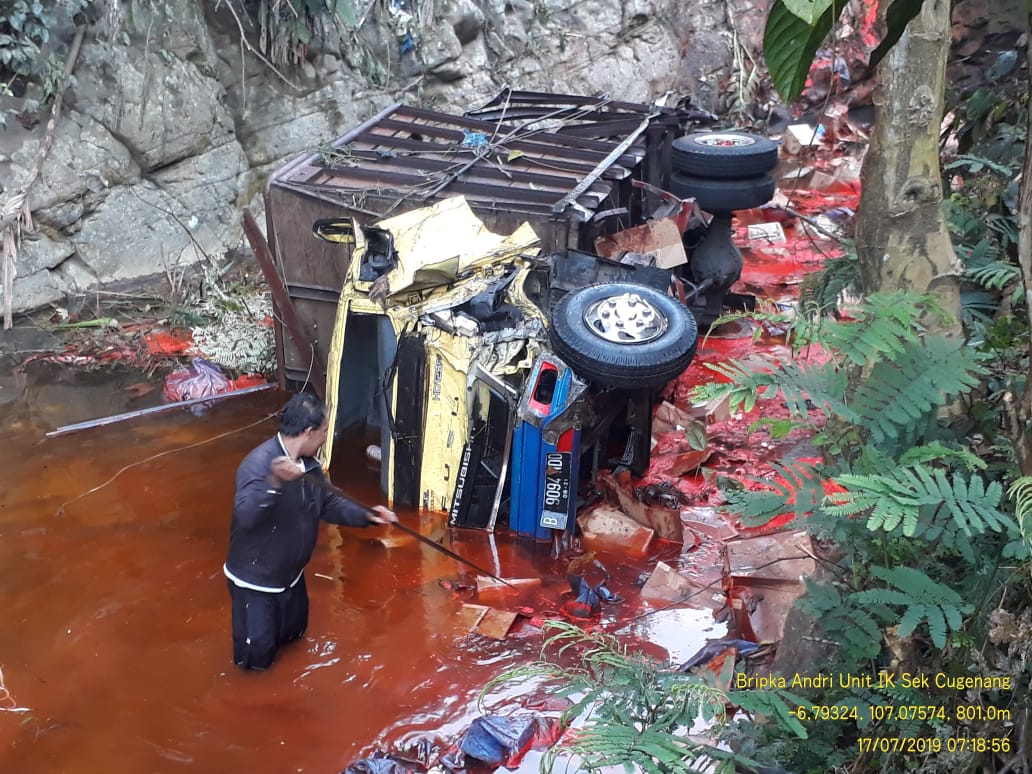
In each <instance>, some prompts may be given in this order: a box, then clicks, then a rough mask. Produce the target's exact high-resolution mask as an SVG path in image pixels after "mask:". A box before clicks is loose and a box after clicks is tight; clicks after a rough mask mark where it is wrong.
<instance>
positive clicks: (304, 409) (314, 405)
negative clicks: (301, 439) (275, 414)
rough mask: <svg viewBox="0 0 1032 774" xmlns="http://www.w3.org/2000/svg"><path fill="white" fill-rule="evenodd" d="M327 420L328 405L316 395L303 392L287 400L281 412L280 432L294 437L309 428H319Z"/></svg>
mask: <svg viewBox="0 0 1032 774" xmlns="http://www.w3.org/2000/svg"><path fill="white" fill-rule="evenodd" d="M325 420H326V406H324V405H323V402H322V401H321V400H319V398H317V397H316V396H315V395H312V394H311V393H308V392H302V393H299V394H297V395H295V396H294V397H292V398H291V399H290V400H288V401H287V405H286V406H284V407H283V411H282V412H280V428H279V430H280V433H282V434H283V435H285V436H288V437H292V436H295V435H301V433H303V432H304V431H305V430H307V429H308V428H312V429H313V430H318V429H319V428H320V427H322V423H323V422H324V421H325Z"/></svg>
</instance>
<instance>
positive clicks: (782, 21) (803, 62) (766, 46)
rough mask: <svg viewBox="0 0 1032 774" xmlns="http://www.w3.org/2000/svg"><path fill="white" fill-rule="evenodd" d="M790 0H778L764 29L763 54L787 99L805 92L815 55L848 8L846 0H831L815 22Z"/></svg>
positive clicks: (768, 67) (786, 100) (771, 74)
mask: <svg viewBox="0 0 1032 774" xmlns="http://www.w3.org/2000/svg"><path fill="white" fill-rule="evenodd" d="M786 2H787V0H774V4H773V5H772V6H771V9H770V13H769V14H768V15H767V26H766V28H765V29H764V31H763V56H764V58H765V60H766V62H767V70H768V71H769V72H770V77H771V79H772V80H773V81H774V88H776V89H777V90H778V94H779V95H781V99H782V100H783V101H784V102H792V101H793V100H795V99H796V98H797V97H798V96H799V95H800V94H802V93H803V87H804V86H806V76H807V74H808V73H809V72H810V67H811V65H813V58H814V55H816V53H817V49H818V48H820V46H821V43H823V42H824V39H825V38H826V37H827V36H828V33H829V32H830V31H831V27H832V24H834V22H835V20H836V19H837V18H838V16H839V14H840V13H841V12H842V9H843V8H844V7H845V0H831V2H830V3H829V4H828V7H827V8H826V9H825V11H824V13H822V14H821V16H820V18H819V19H817V21H815V22H814V23H813V24H807V22H806V21H804V20H803V19H802V18H800V17H799V16H797V15H796V14H794V13H793V12H792V11H791V10H789V8H788V6H787V5H786Z"/></svg>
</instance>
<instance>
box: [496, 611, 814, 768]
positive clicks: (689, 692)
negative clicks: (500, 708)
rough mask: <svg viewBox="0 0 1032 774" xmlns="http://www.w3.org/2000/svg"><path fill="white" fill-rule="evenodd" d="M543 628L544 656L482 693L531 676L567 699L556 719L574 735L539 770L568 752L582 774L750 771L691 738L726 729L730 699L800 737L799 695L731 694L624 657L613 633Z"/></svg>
mask: <svg viewBox="0 0 1032 774" xmlns="http://www.w3.org/2000/svg"><path fill="white" fill-rule="evenodd" d="M544 630H545V641H544V644H543V645H542V649H541V658H540V659H539V660H538V661H535V662H532V663H530V664H523V665H521V666H518V667H515V668H513V669H511V670H509V671H507V672H505V673H504V674H502V675H499V676H498V677H497V678H495V679H494V680H492V681H491V682H490V683H489V684H488V685H487V686H485V687H484V689H483V691H482V692H481V696H480V701H481V704H483V703H484V701H485V699H486V697H487V695H488V694H489V693H490V692H491V690H492V689H493V688H495V687H496V686H498V685H499V684H509V683H515V682H521V681H527V680H532V679H536V680H543V681H544V682H545V687H547V688H548V690H549V691H550V692H551V693H553V695H557V696H560V697H563V698H569V699H571V704H570V706H569V708H567V709H566V710H565V711H564V712H563V715H562V718H561V721H562V723H563V724H564V725H568V724H570V723H573V722H575V721H576V722H577V728H576V731H575V732H574V733H572V734H567V735H566V736H565V737H564V741H562V742H561V743H560V744H558V745H556V746H554V747H553V748H551V749H550V750H549V752H548V753H547V754H546V755H545V757H544V758H543V760H542V764H541V768H542V771H551V770H552V769H553V768H555V767H556V766H557V765H559V764H560V763H561V758H562V757H564V756H568V755H573V756H576V757H577V758H579V759H580V762H581V763H580V765H581V768H582V769H583V770H587V771H595V770H598V769H601V768H603V767H605V766H624V767H627V768H628V770H630V767H637V768H638V769H640V770H641V771H645V772H656V773H657V774H659V773H661V772H663V773H669V774H676V773H680V772H684V773H685V774H687V773H688V772H701V771H718V772H720V771H726V772H733V771H735V768H734V765H735V764H738V765H743V766H748V767H752V766H755V763H754V762H753V761H751V760H749V759H748V758H746V757H745V756H741V755H736V754H734V753H731V752H728V751H727V750H724V749H721V748H718V747H715V746H712V745H708V744H704V743H702V742H698V741H695V740H694V739H692V738H689V736H688V731H689V730H690V729H691V728H692V726H693V725H694V724H695V723H696V722H697V721H700V720H701V721H702V722H704V723H706V724H707V725H713V726H715V727H717V728H719V727H721V726H722V725H724V724H725V723H726V722H727V719H728V718H727V709H726V708H727V704H728V702H729V701H735V703H738V704H739V705H740V706H742V707H743V708H745V709H747V710H748V711H749V712H752V713H755V714H759V715H763V716H766V717H768V718H770V719H771V720H773V721H774V724H775V725H777V726H778V727H779V728H781V729H782V730H783V731H785V732H787V733H790V734H797V735H802V734H805V731H804V730H803V728H802V725H801V724H800V723H799V722H798V720H796V719H795V718H794V717H793V716H792V715H790V714H789V712H788V708H789V706H795V705H796V704H797V703H798V698H797V697H794V696H791V695H790V694H788V693H787V692H779V691H735V692H734V693H733V694H732V695H730V696H729V695H728V694H725V693H724V692H723V691H721V690H719V689H717V688H714V687H712V686H710V685H708V684H707V683H706V682H705V681H704V680H703V679H701V678H699V677H696V676H694V675H691V674H687V673H684V672H680V671H677V670H675V669H672V668H671V667H669V666H667V665H664V664H661V663H659V662H657V661H655V660H654V659H651V658H649V657H647V656H644V655H641V654H637V653H631V652H629V651H628V650H627V649H626V647H624V646H621V645H620V644H619V642H618V640H617V639H616V638H615V637H613V636H611V635H607V634H603V633H600V632H594V633H589V632H585V631H583V630H582V629H581V628H580V627H578V626H575V625H573V624H570V623H567V622H565V621H548V622H546V623H545V625H544ZM712 766H716V768H715V769H714V768H710V767H712Z"/></svg>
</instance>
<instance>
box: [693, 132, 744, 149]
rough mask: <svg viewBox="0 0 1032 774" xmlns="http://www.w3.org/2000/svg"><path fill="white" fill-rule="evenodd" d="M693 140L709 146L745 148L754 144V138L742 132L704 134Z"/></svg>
mask: <svg viewBox="0 0 1032 774" xmlns="http://www.w3.org/2000/svg"><path fill="white" fill-rule="evenodd" d="M695 141H696V142H697V143H699V145H709V146H710V147H711V148H745V147H748V146H750V145H755V144H756V140H755V139H753V138H752V137H746V136H745V135H742V134H704V135H702V136H701V137H697V138H695Z"/></svg>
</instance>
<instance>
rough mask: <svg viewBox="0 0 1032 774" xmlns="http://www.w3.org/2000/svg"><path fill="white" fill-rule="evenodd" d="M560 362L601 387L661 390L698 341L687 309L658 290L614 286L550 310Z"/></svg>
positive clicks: (579, 293) (584, 292) (569, 298)
mask: <svg viewBox="0 0 1032 774" xmlns="http://www.w3.org/2000/svg"><path fill="white" fill-rule="evenodd" d="M548 330H549V338H550V339H551V342H552V346H553V348H554V349H555V352H556V354H557V355H559V357H561V358H562V359H563V360H564V361H566V362H567V363H568V364H569V365H570V367H571V368H572V369H573V370H574V372H575V373H576V374H577V375H578V376H580V377H581V378H582V379H585V380H587V381H590V382H593V383H594V384H597V385H598V386H600V387H617V388H624V389H634V388H638V387H662V386H663V385H665V384H666V383H667V382H668V381H670V380H671V379H673V378H674V377H676V376H678V375H679V374H680V373H681V372H682V371H684V369H685V368H687V367H688V364H689V363H691V361H692V358H693V357H695V347H696V343H697V339H698V329H697V327H696V324H695V318H694V317H693V316H692V313H691V312H689V311H688V309H687V307H685V306H684V305H683V304H680V303H678V302H677V301H676V300H674V299H673V298H671V297H670V296H668V295H666V294H665V293H663V292H661V291H659V290H656V289H655V288H650V287H646V286H645V285H635V284H633V283H628V282H610V283H606V284H602V285H593V286H592V287H588V288H582V289H581V290H576V291H573V292H570V293H567V294H566V295H565V296H563V297H562V298H561V299H560V300H559V302H558V303H557V304H556V305H555V307H554V308H553V310H552V315H551V321H550V325H549V329H548Z"/></svg>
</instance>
